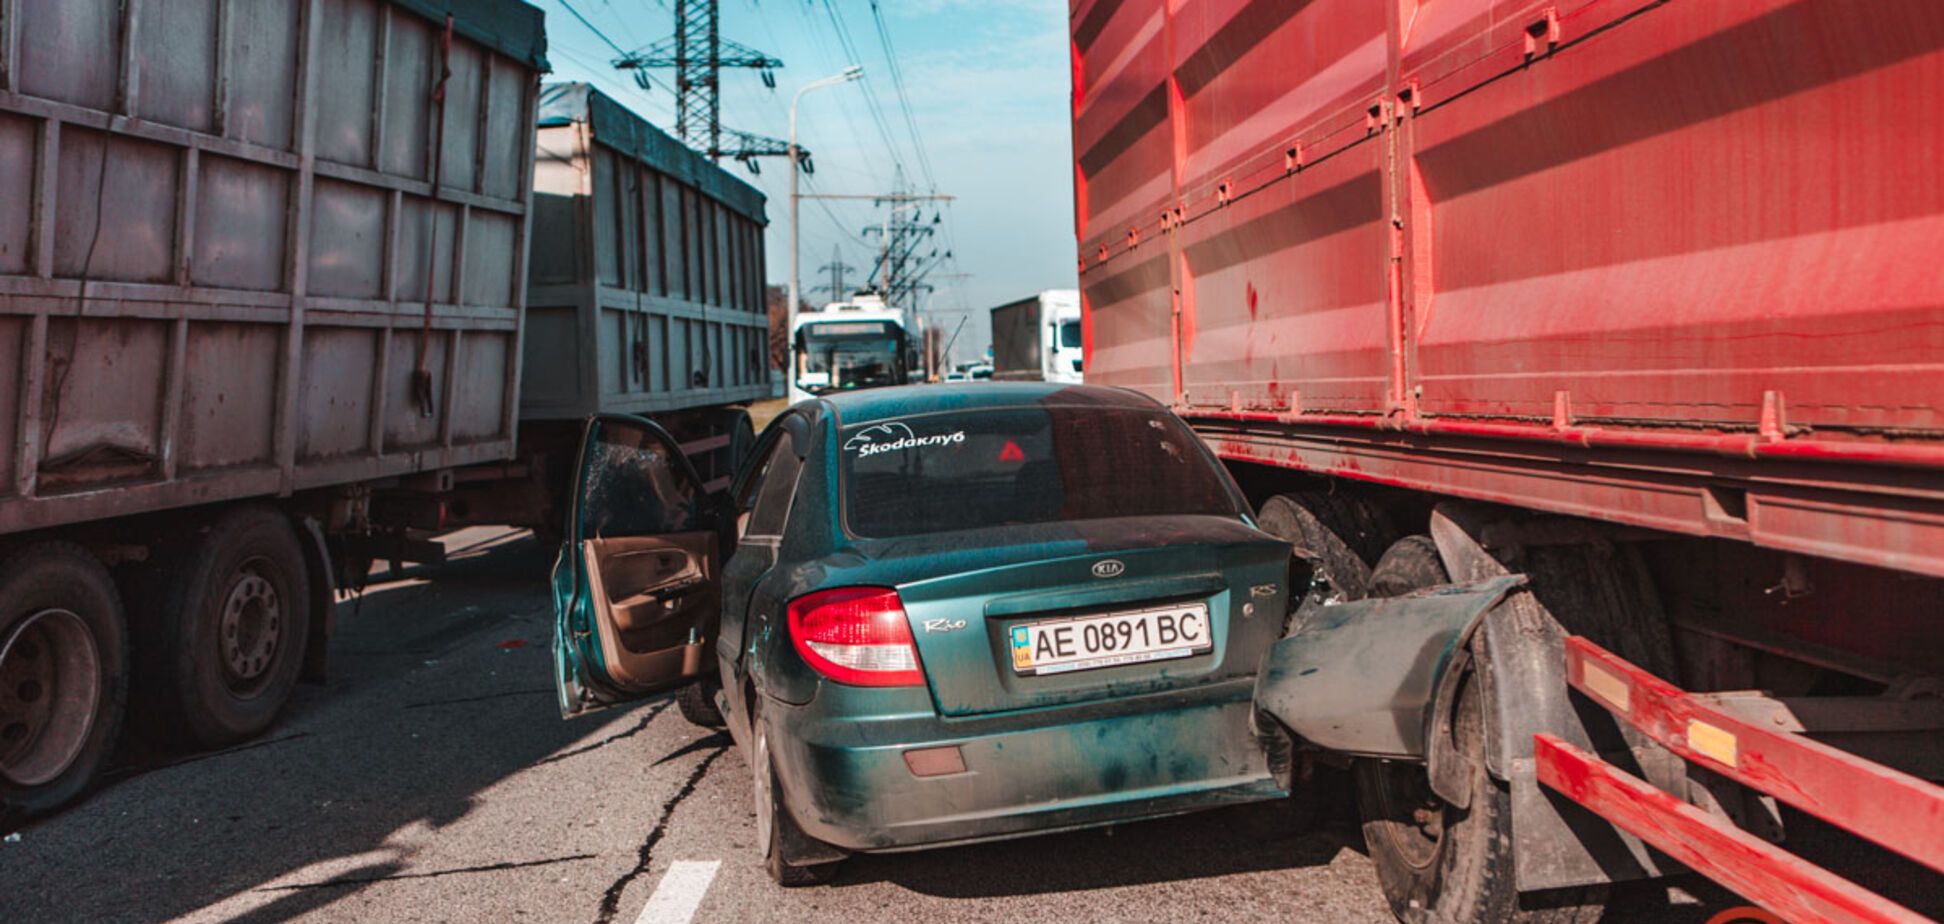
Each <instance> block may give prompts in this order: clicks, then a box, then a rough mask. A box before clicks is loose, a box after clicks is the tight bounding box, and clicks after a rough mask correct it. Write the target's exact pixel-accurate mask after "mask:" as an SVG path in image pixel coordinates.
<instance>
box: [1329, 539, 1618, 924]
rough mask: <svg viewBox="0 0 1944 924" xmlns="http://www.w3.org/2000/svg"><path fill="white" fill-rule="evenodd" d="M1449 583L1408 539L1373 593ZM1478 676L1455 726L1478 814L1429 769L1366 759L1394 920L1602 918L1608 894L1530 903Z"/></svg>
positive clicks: (1457, 923) (1537, 923) (1364, 782)
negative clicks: (1445, 793)
mask: <svg viewBox="0 0 1944 924" xmlns="http://www.w3.org/2000/svg"><path fill="white" fill-rule="evenodd" d="M1448 580H1449V577H1448V576H1447V575H1446V573H1445V569H1444V564H1443V562H1442V560H1441V559H1439V557H1438V549H1437V546H1436V545H1435V544H1434V543H1433V542H1432V541H1431V537H1429V536H1407V537H1405V538H1403V539H1400V540H1398V541H1397V543H1396V544H1395V545H1392V546H1391V547H1390V549H1389V550H1388V551H1386V552H1385V553H1384V557H1383V558H1382V559H1381V560H1380V561H1379V562H1378V563H1377V568H1376V570H1375V571H1373V572H1372V573H1371V576H1370V586H1371V596H1397V595H1400V594H1405V593H1410V592H1411V591H1414V590H1420V589H1422V588H1425V587H1432V586H1436V585H1438V584H1443V583H1446V582H1447V581H1448ZM1473 679H1474V678H1472V677H1471V676H1469V675H1468V676H1466V677H1464V678H1463V679H1462V680H1461V681H1460V684H1461V686H1460V688H1459V694H1458V712H1457V715H1456V717H1455V721H1454V722H1453V723H1452V737H1453V739H1454V741H1455V743H1456V744H1457V750H1458V752H1459V753H1460V754H1462V755H1464V757H1465V758H1466V762H1467V764H1468V765H1469V768H1470V773H1469V779H1468V785H1469V787H1470V789H1471V800H1470V802H1471V805H1470V807H1469V808H1465V809H1459V808H1456V807H1454V806H1452V805H1449V804H1447V803H1446V802H1445V801H1444V800H1442V799H1440V798H1438V796H1437V795H1436V794H1435V793H1433V792H1432V791H1431V780H1430V777H1429V776H1428V774H1427V773H1426V772H1425V768H1424V767H1423V766H1422V765H1419V764H1411V763H1401V762H1397V761H1385V760H1359V761H1357V763H1356V766H1355V768H1354V771H1353V775H1354V776H1355V779H1356V785H1357V806H1358V808H1359V809H1360V810H1361V811H1362V813H1363V818H1364V822H1363V833H1364V844H1365V845H1366V846H1367V847H1368V849H1369V851H1370V859H1371V862H1372V864H1373V865H1375V866H1376V867H1377V882H1378V884H1379V885H1380V886H1381V887H1382V888H1383V890H1384V898H1385V899H1386V900H1388V901H1389V902H1390V906H1391V913H1392V914H1394V915H1396V916H1397V919H1398V920H1400V921H1405V922H1408V924H1418V922H1430V921H1436V922H1440V924H1445V922H1450V924H1467V922H1474V921H1477V922H1496V921H1512V920H1518V921H1528V922H1534V924H1541V922H1543V924H1568V922H1581V921H1586V922H1591V921H1594V920H1597V919H1598V918H1599V916H1600V912H1601V905H1602V904H1603V902H1604V900H1605V898H1606V890H1605V889H1604V888H1603V887H1594V888H1591V889H1565V890H1560V891H1559V892H1557V893H1550V892H1549V893H1544V894H1543V895H1537V896H1527V897H1526V901H1528V902H1530V906H1525V905H1522V899H1521V896H1520V895H1519V891H1518V884H1517V882H1516V881H1515V880H1514V878H1513V865H1512V849H1513V848H1512V794H1511V792H1510V790H1509V789H1508V788H1507V787H1505V786H1504V785H1503V784H1501V783H1499V782H1498V781H1497V780H1494V779H1492V776H1491V774H1490V773H1488V772H1487V771H1486V769H1485V726H1484V703H1483V700H1482V696H1481V694H1480V692H1479V688H1478V684H1477V683H1475V682H1473ZM1542 904H1543V905H1544V906H1545V907H1539V905H1542Z"/></svg>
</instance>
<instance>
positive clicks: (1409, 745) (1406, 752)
mask: <svg viewBox="0 0 1944 924" xmlns="http://www.w3.org/2000/svg"><path fill="white" fill-rule="evenodd" d="M1524 581H1525V578H1524V577H1523V576H1521V575H1502V576H1498V577H1491V578H1487V579H1485V580H1481V581H1474V582H1471V583H1468V584H1448V585H1444V586H1440V587H1433V588H1429V589H1427V590H1423V591H1419V592H1417V593H1414V594H1410V595H1407V596H1402V597H1386V598H1382V599H1368V600H1357V601H1352V602H1348V603H1339V604H1334V605H1330V606H1325V607H1321V608H1319V609H1318V611H1317V613H1316V615H1315V616H1314V617H1313V618H1311V619H1310V620H1309V621H1308V622H1306V623H1305V624H1304V625H1303V627H1302V628H1301V629H1299V630H1298V631H1297V632H1296V633H1295V634H1294V635H1291V636H1290V637H1288V638H1286V639H1283V640H1282V641H1280V642H1277V643H1276V644H1275V645H1273V646H1270V649H1269V652H1268V653H1267V654H1265V655H1264V656H1263V660H1262V666H1261V669H1260V670H1259V671H1258V672H1257V674H1256V688H1255V704H1256V708H1257V709H1258V710H1260V711H1262V712H1264V713H1267V714H1268V715H1270V716H1273V717H1274V718H1275V719H1276V720H1277V721H1280V722H1281V723H1283V725H1285V726H1287V727H1288V728H1289V730H1290V731H1291V732H1293V733H1294V734H1296V735H1297V736H1298V737H1300V738H1302V739H1303V740H1305V741H1307V742H1308V743H1310V744H1312V745H1315V746H1317V747H1320V748H1325V749H1328V750H1331V751H1337V752H1340V753H1344V754H1350V755H1355V756H1359V757H1383V758H1390V759H1400V760H1420V761H1421V760H1424V759H1425V758H1426V755H1427V740H1426V739H1427V734H1426V732H1427V730H1428V729H1429V728H1430V722H1431V716H1432V713H1433V710H1432V708H1431V707H1432V704H1433V703H1434V702H1435V701H1436V699H1437V696H1438V693H1439V691H1440V690H1441V689H1443V688H1444V687H1445V683H1444V680H1445V678H1446V675H1447V674H1448V673H1449V672H1450V668H1451V667H1452V666H1453V664H1454V663H1457V662H1459V661H1460V660H1461V659H1462V653H1463V651H1464V645H1465V642H1466V640H1467V638H1468V637H1469V636H1470V634H1471V632H1472V630H1473V628H1474V627H1475V626H1477V625H1478V623H1479V620H1480V619H1481V618H1482V617H1483V616H1484V615H1485V614H1486V613H1487V612H1488V611H1490V610H1492V609H1493V607H1495V606H1497V605H1498V603H1499V601H1501V600H1503V599H1505V597H1506V595H1507V594H1509V593H1511V592H1512V591H1513V590H1515V589H1517V588H1518V587H1519V586H1520V585H1521V584H1523V583H1524ZM1400 668H1402V669H1400Z"/></svg>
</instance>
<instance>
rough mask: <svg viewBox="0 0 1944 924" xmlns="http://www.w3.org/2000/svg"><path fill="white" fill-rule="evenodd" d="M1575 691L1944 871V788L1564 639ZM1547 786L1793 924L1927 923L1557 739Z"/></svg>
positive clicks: (1540, 751) (1747, 780)
mask: <svg viewBox="0 0 1944 924" xmlns="http://www.w3.org/2000/svg"><path fill="white" fill-rule="evenodd" d="M1566 669H1567V681H1568V682H1569V683H1570V684H1571V685H1572V686H1573V688H1574V689H1576V690H1578V691H1580V692H1581V693H1584V694H1585V695H1586V696H1588V697H1589V698H1591V699H1592V700H1593V701H1594V702H1597V703H1599V704H1600V705H1601V706H1603V707H1604V708H1606V709H1607V710H1608V711H1610V712H1612V713H1613V714H1614V715H1615V716H1616V717H1618V718H1619V719H1621V720H1622V721H1625V722H1627V723H1628V724H1629V725H1632V726H1634V727H1635V728H1637V729H1639V730H1640V731H1642V732H1644V733H1646V734H1647V735H1648V736H1649V737H1651V738H1653V739H1654V740H1655V741H1657V742H1659V743H1660V744H1661V745H1663V746H1665V747H1667V748H1668V749H1669V750H1671V751H1673V752H1674V753H1676V754H1678V755H1680V756H1681V757H1683V758H1685V759H1687V760H1689V761H1691V762H1693V763H1695V764H1697V765H1699V766H1701V767H1704V768H1706V769H1709V770H1712V771H1714V772H1716V773H1719V774H1721V775H1723V776H1725V777H1727V778H1729V779H1732V780H1734V781H1736V782H1738V783H1741V784H1743V785H1745V786H1748V787H1750V788H1753V789H1756V790H1758V791H1761V792H1764V793H1767V794H1769V795H1771V796H1774V797H1775V798H1777V799H1779V800H1781V801H1783V802H1787V803H1788V804H1790V805H1792V806H1795V807H1796V808H1798V809H1801V810H1802V811H1804V812H1807V813H1809V814H1811V815H1815V816H1816V817H1818V818H1821V819H1823V820H1824V821H1827V822H1829V823H1830V824H1832V825H1835V826H1837V827H1839V828H1843V829H1845V830H1847V831H1849V832H1850V833H1853V834H1856V835H1858V836H1861V837H1864V838H1867V839H1869V840H1871V841H1874V842H1876V843H1877V844H1880V845H1882V846H1883V847H1885V848H1888V849H1890V850H1892V851H1895V852H1897V853H1899V854H1902V855H1904V856H1906V857H1909V858H1911V859H1912V860H1915V861H1917V862H1918V863H1921V864H1923V865H1925V866H1927V867H1930V868H1931V869H1933V870H1938V871H1940V872H1944V787H1938V786H1936V785H1933V784H1931V783H1929V782H1926V781H1924V780H1921V779H1918V778H1917V777H1914V776H1911V775H1909V774H1906V773H1903V772H1900V771H1897V770H1893V769H1891V768H1888V767H1884V766H1882V765H1879V764H1876V763H1873V762H1871V761H1868V760H1864V759H1863V758H1860V757H1857V756H1855V755H1853V754H1848V753H1845V752H1843V751H1840V750H1837V749H1835V748H1832V747H1830V746H1828V745H1826V744H1823V743H1821V742H1818V741H1815V740H1813V739H1810V738H1808V737H1805V736H1803V735H1799V734H1794V733H1791V732H1786V731H1775V730H1772V729H1768V728H1763V727H1761V726H1759V725H1756V724H1753V723H1751V722H1748V721H1746V720H1744V719H1742V718H1738V717H1737V716H1735V715H1732V714H1730V713H1729V712H1726V711H1723V710H1722V709H1719V708H1716V706H1714V705H1712V704H1711V703H1710V702H1709V701H1708V700H1707V699H1706V698H1704V697H1701V696H1697V695H1695V694H1692V693H1689V692H1687V691H1685V690H1682V689H1680V688H1678V687H1675V686H1674V685H1672V684H1670V683H1668V682H1666V681H1664V680H1662V679H1660V678H1658V677H1655V676H1654V675H1652V674H1650V673H1648V672H1646V671H1644V670H1642V669H1640V668H1639V667H1636V666H1634V665H1632V664H1630V663H1628V662H1626V661H1624V660H1621V659H1620V658H1618V657H1616V656H1615V655H1613V654H1612V653H1611V652H1608V651H1606V650H1604V649H1602V648H1600V647H1599V646H1597V645H1594V644H1593V643H1592V642H1589V641H1587V640H1586V639H1584V638H1580V637H1577V636H1575V637H1572V638H1569V639H1567V642H1566ZM1534 743H1535V751H1534V755H1535V757H1536V759H1537V761H1536V762H1537V766H1538V773H1539V781H1540V782H1541V783H1543V784H1544V785H1546V786H1547V787H1549V788H1551V789H1553V790H1555V791H1557V792H1559V793H1560V794H1561V795H1563V796H1565V797H1566V798H1568V799H1571V800H1572V801H1574V802H1577V803H1579V804H1580V805H1583V806H1585V807H1586V808H1588V809H1589V810H1591V811H1593V812H1594V813H1595V814H1598V815H1600V816H1601V817H1603V818H1605V819H1606V820H1608V821H1610V822H1612V823H1613V824H1615V825H1617V826H1619V827H1620V828H1622V829H1624V830H1626V831H1628V832H1630V833H1632V834H1634V835H1636V836H1638V837H1639V838H1641V839H1642V840H1644V841H1646V842H1647V843H1649V844H1652V845H1653V846H1654V847H1656V848H1658V849H1660V850H1661V851H1662V852H1664V853H1666V854H1668V855H1669V856H1671V857H1673V858H1674V859H1676V860H1679V861H1680V862H1682V863H1684V864H1686V865H1687V866H1689V867H1691V868H1693V869H1694V870H1695V871H1697V872H1699V873H1702V874H1703V875H1706V876H1708V877H1709V878H1711V879H1714V880H1716V881H1717V882H1720V883H1721V884H1723V885H1725V886H1727V887H1729V888H1731V889H1734V890H1735V891H1737V892H1739V893H1741V894H1742V895H1744V896H1746V897H1747V898H1749V899H1750V900H1752V901H1755V902H1757V903H1759V904H1761V905H1763V906H1764V907H1767V908H1768V909H1769V910H1771V911H1774V912H1775V913H1777V914H1779V915H1782V916H1783V917H1784V918H1787V919H1789V920H1792V921H1821V920H1829V921H1900V922H1901V921H1924V920H1926V919H1925V918H1923V917H1922V916H1920V915H1918V914H1916V913H1915V912H1912V911H1910V910H1909V909H1906V908H1904V907H1902V906H1900V905H1897V904H1895V903H1894V902H1891V901H1889V900H1888V899H1885V898H1883V897H1881V896H1879V895H1876V894H1874V893H1872V892H1870V891H1868V890H1866V889H1864V888H1863V887H1861V886H1858V885H1857V884H1855V883H1853V882H1850V881H1848V880H1846V879H1843V878H1842V877H1840V876H1837V875H1835V874H1834V873H1831V872H1829V871H1828V870H1825V869H1822V868H1821V867H1818V866H1816V865H1814V864H1812V863H1809V862H1808V861H1806V860H1803V859H1802V858H1800V857H1798V856H1796V855H1795V854H1792V853H1790V852H1788V851H1786V850H1783V849H1782V848H1780V847H1778V846H1776V845H1773V844H1770V843H1768V842H1767V841H1764V840H1761V839H1760V838H1757V837H1755V836H1754V835H1751V834H1749V833H1747V832H1745V831H1743V830H1741V829H1740V828H1737V827H1735V826H1734V825H1733V824H1732V823H1730V822H1729V821H1728V820H1727V819H1725V818H1722V817H1719V816H1716V815H1712V814H1709V813H1707V812H1704V811H1702V810H1700V809H1698V808H1695V807H1694V806H1691V805H1688V804H1687V803H1685V802H1682V801H1681V800H1679V799H1676V798H1674V797H1673V796H1670V795H1668V794H1667V793H1664V792H1662V791H1660V790H1659V789H1656V788H1654V787H1652V786H1650V785H1648V784H1646V783H1645V782H1642V781H1641V780H1638V779H1636V778H1634V777H1633V776H1631V775H1629V774H1627V773H1626V772H1624V771H1622V770H1620V769H1618V768H1616V767H1614V766H1613V765H1612V764H1609V763H1607V762H1605V761H1603V760H1601V759H1600V758H1599V757H1597V756H1595V755H1592V754H1589V753H1587V752H1585V751H1583V750H1580V749H1579V748H1576V747H1573V746H1572V745H1569V744H1566V743H1565V742H1563V741H1561V740H1559V739H1558V738H1555V737H1553V736H1551V735H1545V734H1541V735H1537V736H1535V742H1534Z"/></svg>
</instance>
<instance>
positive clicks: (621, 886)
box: [594, 743, 729, 924]
mask: <svg viewBox="0 0 1944 924" xmlns="http://www.w3.org/2000/svg"><path fill="white" fill-rule="evenodd" d="M728 751H729V745H728V744H726V743H725V744H723V745H721V746H719V747H717V748H716V749H715V750H713V751H710V752H709V756H707V757H704V758H702V762H701V763H698V764H696V765H695V769H694V770H692V771H690V772H689V775H688V779H687V780H686V781H684V782H683V783H682V788H681V789H678V790H676V791H675V794H674V795H672V796H669V797H668V801H667V802H663V803H662V810H661V817H660V818H657V819H655V827H654V829H653V830H651V831H649V832H648V837H647V839H646V840H644V841H642V842H641V850H640V852H639V853H637V854H636V855H635V867H634V869H631V870H629V871H628V872H627V873H626V874H625V875H623V876H622V877H621V878H619V879H616V880H614V884H612V885H610V886H608V888H607V891H606V892H605V893H603V894H602V895H601V913H600V915H599V916H598V917H596V918H595V919H594V921H595V924H610V922H612V921H613V920H614V916H615V915H616V914H617V913H619V912H620V910H621V893H622V892H624V891H626V890H627V888H628V884H629V883H631V882H634V881H635V880H636V879H639V878H641V876H642V875H643V874H645V873H647V872H648V861H649V859H650V856H651V855H652V854H653V853H654V850H655V845H656V844H659V843H661V839H662V838H663V837H664V836H666V835H667V834H668V821H669V819H670V818H673V817H674V815H675V807H676V806H678V805H681V804H682V800H684V799H687V798H688V797H689V796H691V795H693V794H694V793H695V785H696V784H697V783H700V782H702V777H703V775H705V774H707V773H708V772H709V765H710V764H713V763H715V762H716V758H718V757H721V756H722V755H723V754H725V753H728Z"/></svg>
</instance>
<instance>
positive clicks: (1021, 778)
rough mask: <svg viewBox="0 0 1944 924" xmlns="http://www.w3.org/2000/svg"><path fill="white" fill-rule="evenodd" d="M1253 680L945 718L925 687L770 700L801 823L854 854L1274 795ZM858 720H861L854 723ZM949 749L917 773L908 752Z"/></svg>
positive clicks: (830, 691)
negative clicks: (1253, 725)
mask: <svg viewBox="0 0 1944 924" xmlns="http://www.w3.org/2000/svg"><path fill="white" fill-rule="evenodd" d="M1252 692H1253V681H1252V680H1247V679H1244V680H1237V681H1229V682H1225V683H1219V684H1209V685H1207V686H1205V687H1199V688H1196V689H1194V690H1187V691H1173V692H1169V693H1165V694H1154V695H1149V696H1140V697H1129V698H1127V699H1124V700H1117V701H1113V702H1108V703H1092V704H1087V705H1086V706H1082V707H1073V708H1056V709H1040V710H1032V711H1023V712H1019V713H1009V714H1004V715H995V716H986V717H979V718H968V719H942V718H939V717H938V716H937V715H936V714H935V713H934V711H933V709H932V705H931V701H930V697H929V696H928V695H927V694H926V693H925V692H924V691H923V690H873V689H864V688H857V687H840V686H837V685H834V684H824V685H823V687H822V689H821V690H820V691H819V693H818V695H817V697H816V698H815V699H813V700H812V701H811V702H810V703H809V704H806V705H804V706H790V705H787V704H782V703H769V704H765V709H766V716H767V717H768V719H769V721H771V722H773V723H774V724H773V725H772V726H771V730H772V739H771V740H772V748H773V750H774V753H775V755H776V760H777V770H778V776H779V777H780V778H781V780H780V782H781V785H782V787H783V790H784V793H785V795H786V796H787V802H788V803H789V805H790V806H791V809H792V814H793V815H794V816H795V818H796V820H797V823H798V824H799V825H801V826H802V827H803V829H804V831H805V832H806V833H808V834H809V835H810V836H812V837H815V838H817V839H818V840H821V841H824V842H826V843H830V844H834V845H836V846H839V847H842V848H844V849H846V850H853V851H895V850H907V849H915V848H920V847H936V846H945V845H949V844H959V843H968V842H973V841H986V840H998V839H1003V838H1009V837H1019V836H1024V835H1029V834H1042V833H1048V832H1052V831H1059V830H1065V829H1071V828H1084V827H1089V826H1094V825H1104V824H1112V823H1115V822H1121V821H1131V820H1137V819H1143V818H1154V817H1159V816H1163V815H1171V814H1178V813H1181V812H1187V811H1192V810H1196V809H1202V808H1211V807H1215V806H1220V805H1232V804H1239V803H1246V802H1258V801H1263V800H1267V799H1275V798H1280V797H1282V796H1284V795H1287V792H1286V791H1285V790H1284V789H1283V788H1282V786H1280V785H1279V784H1278V783H1277V782H1276V780H1275V779H1274V778H1273V776H1272V775H1271V773H1270V768H1269V765H1268V759H1267V757H1266V755H1265V754H1264V753H1263V750H1262V748H1261V746H1260V745H1259V743H1258V741H1257V739H1256V737H1255V736H1254V735H1253V734H1252V733H1251V731H1250V727H1249V726H1250V723H1249V717H1250V714H1251V712H1252V710H1253V708H1254V707H1253V705H1252V703H1251V701H1250V699H1251V694H1252ZM859 716H866V717H864V718H859ZM929 748H956V749H957V752H958V754H959V756H960V759H961V760H962V761H963V765H964V770H963V771H962V772H956V773H948V774H944V775H938V776H919V775H917V774H916V773H915V772H914V770H913V768H912V766H911V765H910V764H909V763H908V762H907V759H906V756H905V755H906V752H908V751H913V750H919V749H929Z"/></svg>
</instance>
